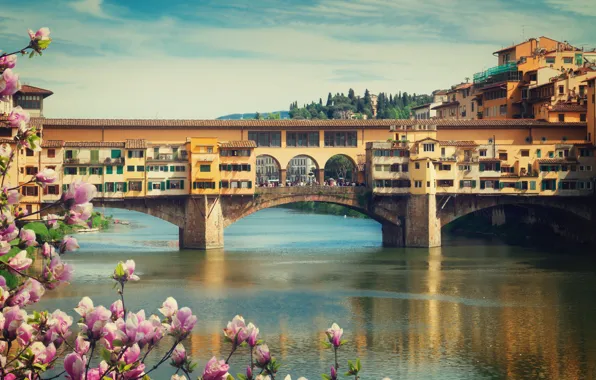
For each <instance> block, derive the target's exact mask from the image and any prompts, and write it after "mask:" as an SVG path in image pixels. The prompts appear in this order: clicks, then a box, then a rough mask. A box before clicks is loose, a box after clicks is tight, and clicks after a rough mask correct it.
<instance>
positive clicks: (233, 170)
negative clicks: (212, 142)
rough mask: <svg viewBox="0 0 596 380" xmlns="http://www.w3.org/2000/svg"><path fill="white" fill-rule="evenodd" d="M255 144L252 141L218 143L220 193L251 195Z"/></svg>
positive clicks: (252, 192) (253, 179)
mask: <svg viewBox="0 0 596 380" xmlns="http://www.w3.org/2000/svg"><path fill="white" fill-rule="evenodd" d="M256 147H257V144H256V143H255V142H254V141H252V140H248V141H229V142H222V143H219V171H220V189H221V191H220V193H221V194H222V195H252V194H254V186H255V179H256V174H255V173H256V155H255V153H254V149H255V148H256Z"/></svg>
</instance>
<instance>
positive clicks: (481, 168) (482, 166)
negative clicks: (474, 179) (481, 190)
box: [480, 164, 484, 172]
mask: <svg viewBox="0 0 596 380" xmlns="http://www.w3.org/2000/svg"><path fill="white" fill-rule="evenodd" d="M480 171H481V172H483V171H484V164H480Z"/></svg>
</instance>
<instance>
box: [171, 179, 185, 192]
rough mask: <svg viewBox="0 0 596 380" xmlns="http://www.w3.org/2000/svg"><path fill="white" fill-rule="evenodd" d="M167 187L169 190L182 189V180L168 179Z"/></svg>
mask: <svg viewBox="0 0 596 380" xmlns="http://www.w3.org/2000/svg"><path fill="white" fill-rule="evenodd" d="M169 189H170V190H181V189H184V181H183V180H177V179H176V180H171V181H169Z"/></svg>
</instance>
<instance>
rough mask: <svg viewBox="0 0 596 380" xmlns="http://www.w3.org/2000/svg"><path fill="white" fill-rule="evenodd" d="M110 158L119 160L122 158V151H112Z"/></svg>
mask: <svg viewBox="0 0 596 380" xmlns="http://www.w3.org/2000/svg"><path fill="white" fill-rule="evenodd" d="M110 157H111V158H121V157H122V151H121V150H120V149H112V152H111V155H110Z"/></svg>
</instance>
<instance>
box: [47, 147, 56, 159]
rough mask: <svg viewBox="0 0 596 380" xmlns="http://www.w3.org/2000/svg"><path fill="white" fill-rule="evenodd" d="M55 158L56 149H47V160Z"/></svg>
mask: <svg viewBox="0 0 596 380" xmlns="http://www.w3.org/2000/svg"><path fill="white" fill-rule="evenodd" d="M54 157H56V149H48V158H54Z"/></svg>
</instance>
